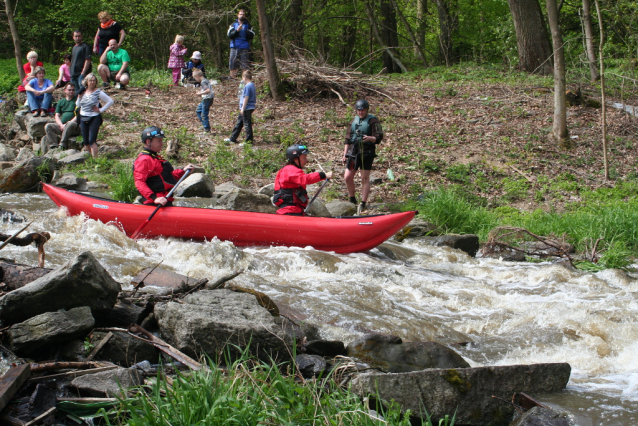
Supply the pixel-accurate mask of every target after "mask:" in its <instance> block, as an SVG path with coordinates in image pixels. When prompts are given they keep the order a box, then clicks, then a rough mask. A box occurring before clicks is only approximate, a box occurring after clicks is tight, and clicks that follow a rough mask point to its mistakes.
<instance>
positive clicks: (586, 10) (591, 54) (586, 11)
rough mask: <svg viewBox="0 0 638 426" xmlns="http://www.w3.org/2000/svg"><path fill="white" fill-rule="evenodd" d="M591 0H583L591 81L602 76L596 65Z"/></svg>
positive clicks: (584, 28) (584, 27)
mask: <svg viewBox="0 0 638 426" xmlns="http://www.w3.org/2000/svg"><path fill="white" fill-rule="evenodd" d="M590 9H591V7H590V3H589V0H583V30H584V32H585V50H586V52H587V62H588V63H589V75H590V77H591V81H592V82H594V81H597V80H598V79H599V78H600V75H599V74H598V69H597V67H596V53H594V31H593V30H592V26H591V13H590Z"/></svg>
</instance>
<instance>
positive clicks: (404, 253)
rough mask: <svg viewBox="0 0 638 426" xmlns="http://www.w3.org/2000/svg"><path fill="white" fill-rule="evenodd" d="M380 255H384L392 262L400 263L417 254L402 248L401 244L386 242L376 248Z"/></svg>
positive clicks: (409, 249)
mask: <svg viewBox="0 0 638 426" xmlns="http://www.w3.org/2000/svg"><path fill="white" fill-rule="evenodd" d="M376 249H377V250H379V251H380V252H381V253H383V254H385V255H386V256H388V257H389V258H390V259H392V260H398V261H400V262H405V261H407V260H408V259H409V258H411V257H412V256H415V255H417V254H418V253H417V252H416V251H415V250H413V249H411V248H408V247H404V246H403V245H401V244H397V243H393V242H391V241H386V242H385V243H382V244H380V245H378V246H377V247H376Z"/></svg>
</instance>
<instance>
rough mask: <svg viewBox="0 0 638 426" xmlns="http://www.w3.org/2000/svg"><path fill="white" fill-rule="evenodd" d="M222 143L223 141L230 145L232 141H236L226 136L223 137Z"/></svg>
mask: <svg viewBox="0 0 638 426" xmlns="http://www.w3.org/2000/svg"><path fill="white" fill-rule="evenodd" d="M224 143H225V144H226V145H230V144H232V143H237V142H235V141H234V140H231V139H230V138H226V139H224Z"/></svg>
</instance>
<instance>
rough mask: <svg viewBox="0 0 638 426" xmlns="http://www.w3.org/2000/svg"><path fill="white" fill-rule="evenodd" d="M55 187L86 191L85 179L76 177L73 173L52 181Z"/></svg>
mask: <svg viewBox="0 0 638 426" xmlns="http://www.w3.org/2000/svg"><path fill="white" fill-rule="evenodd" d="M53 184H54V185H55V186H59V187H60V188H64V189H71V190H74V191H86V190H87V186H86V179H84V178H80V177H77V176H76V175H74V174H73V173H67V174H65V175H62V176H60V177H59V178H58V179H56V180H54V181H53Z"/></svg>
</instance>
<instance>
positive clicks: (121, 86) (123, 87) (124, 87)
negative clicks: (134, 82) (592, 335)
mask: <svg viewBox="0 0 638 426" xmlns="http://www.w3.org/2000/svg"><path fill="white" fill-rule="evenodd" d="M118 89H120V90H126V86H123V85H121V84H120V87H118Z"/></svg>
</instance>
